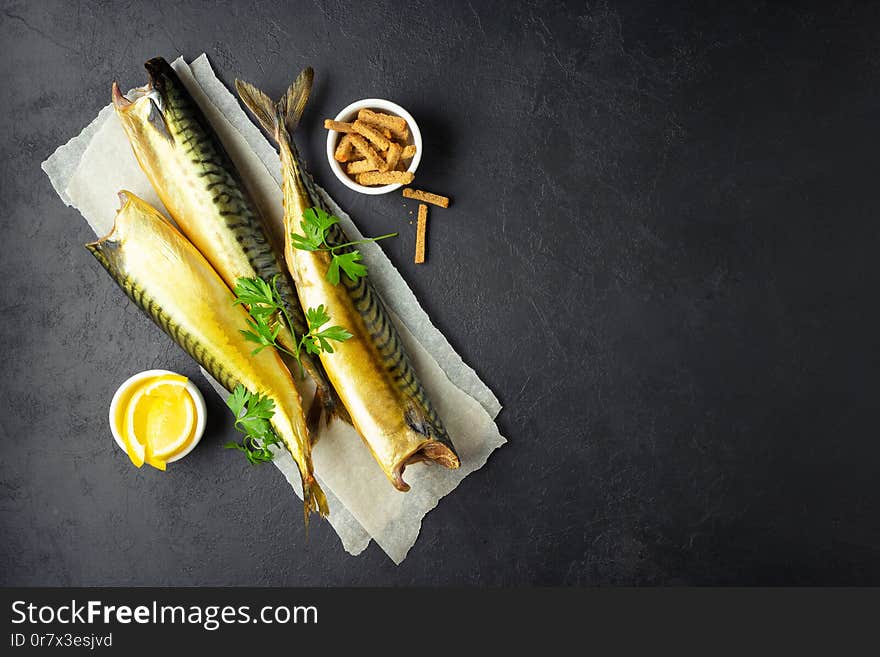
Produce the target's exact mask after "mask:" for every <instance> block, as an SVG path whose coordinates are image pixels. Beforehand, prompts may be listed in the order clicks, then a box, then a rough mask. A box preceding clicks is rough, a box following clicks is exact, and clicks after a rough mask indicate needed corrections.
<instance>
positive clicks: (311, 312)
mask: <svg viewBox="0 0 880 657" xmlns="http://www.w3.org/2000/svg"><path fill="white" fill-rule="evenodd" d="M277 279H278V276H275V278H273V279H272V282H271V283H267V282H266V281H264V280H263V279H262V278H258V277H257V278H239V279H238V280H236V281H235V289H234V290H233V291H234V293H235V301H234V302H233V303H235V304H236V305H238V304H244V305H246V306H248V308H249V309H250V314H251V316H250V318H248V320H247V325H248V330H244V329H241V334H242V335H243V336H244V337H245V339H246V340H247V341H248V342H253V343H255V344H256V345H257V347H256V348H255V349H254V350H253V351H252V352H251V353H252V354H258V353H260V352H261V351H262V350H263V349H265V348H266V347H275V348H276V349H278V350H279V351H283V352H284V353H286V354H289V355H290V356H293V357H294V358H295V359H296V361H297V362H299V360H300V354H301V353H302V350H303V348H305V350H306V352H307V353H310V354H320V353H321V352H327V353H329V354H332V353H333V347H332V346H331V344H330V341H331V340H335V341H336V342H345V341H346V340H348V339H349V338H350V337H351V333H349V332H348V331H346V330H345V329H344V328H343V327H341V326H328V327H326V328H322V327H324V325H325V324H327V323H328V322H329V321H330V315H328V314H327V309H326V308H324V304H321V305H320V306H318V307H317V308H309V309H308V310H306V323H307V324H308V330H307V331H306V333H305V334H303V335H302V336H300V339H299V342H298V343H297V344H296V346H295V347H294V350H293V351H291V350H290V349H287V348H286V347H284V346H283V345H281V344H279V342H278V334H279V333H280V332H281V327H282V323H281V321H280V320H281V318H282V317H283V318H284V321H285V322H286V323H287V326H293V322H291V320H290V315H288V314H287V311H286V310H285V309H284V304H283V303H282V301H281V295H280V294H279V293H278V286H277V284H276V281H277Z"/></svg>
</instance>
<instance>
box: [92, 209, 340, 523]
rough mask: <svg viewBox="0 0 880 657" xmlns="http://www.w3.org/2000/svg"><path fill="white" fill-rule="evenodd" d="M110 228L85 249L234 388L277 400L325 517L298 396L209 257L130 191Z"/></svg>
mask: <svg viewBox="0 0 880 657" xmlns="http://www.w3.org/2000/svg"><path fill="white" fill-rule="evenodd" d="M119 196H120V200H121V201H122V207H121V208H120V210H119V211H118V212H117V214H116V221H115V222H114V225H113V229H112V230H111V231H110V233H109V234H108V235H107V236H106V237H103V238H101V239H100V240H98V241H97V242H92V243H91V244H87V245H86V248H87V249H88V250H89V251H91V252H92V254H93V255H94V256H95V257H96V258H97V259H98V261H99V262H100V263H101V264H102V265H103V266H104V268H105V269H106V270H107V271H108V272H109V274H110V276H112V277H113V280H114V281H116V283H117V284H119V286H120V287H121V288H122V289H123V291H124V292H125V293H126V294H127V295H128V297H129V298H130V299H131V300H132V301H134V303H136V304H137V305H138V307H139V308H140V309H141V310H143V311H144V312H145V313H146V314H147V315H149V316H150V318H151V319H152V320H153V321H154V322H155V323H156V324H157V325H158V326H159V327H160V328H161V329H162V330H163V331H165V333H167V334H168V335H169V336H170V337H171V339H172V340H174V341H175V342H176V343H177V344H178V345H180V347H182V348H183V349H184V351H186V352H187V353H188V354H189V355H190V356H192V357H193V358H194V359H195V360H196V361H197V362H198V363H199V364H200V365H202V366H203V367H204V368H205V369H206V370H208V372H210V374H211V376H213V377H214V378H215V379H216V380H217V381H218V382H219V383H220V384H221V385H222V386H223V387H224V388H226V389H227V390H229V391H230V392H231V391H232V390H233V389H234V388H235V387H236V385H238V384H239V383H240V384H241V385H243V386H244V387H245V388H246V389H247V390H248V391H250V392H252V393H254V394H261V395H266V396H267V397H269V398H270V399H271V400H272V401H273V402H275V414H274V415H273V416H272V419H271V423H272V426H273V427H274V429H275V431H276V432H277V434H278V436H279V438H281V440H282V442H283V443H284V446H285V447H286V448H287V450H288V451H289V452H290V453H291V455H292V456H293V460H294V461H296V464H297V466H298V467H299V472H300V475H301V477H302V486H303V501H304V509H305V518H306V524H308V519H309V513H310V512H312V511H317V512H318V513H320V514H321V515H322V516H323V515H327V501H326V499H325V497H324V493H323V491H322V490H321V488H320V486H319V485H318V483H317V482H316V481H315V478H314V475H313V469H312V456H311V442H310V441H309V433H308V430H307V428H306V421H305V417H304V414H303V409H302V404H301V399H300V396H299V393H298V392H297V389H296V386H295V385H294V382H293V379H292V378H291V375H290V372H289V371H288V369H287V368H286V367H285V365H284V363H283V362H282V361H281V358H280V357H279V355H278V353H277V352H276V351H275V350H274V349H264V350H263V351H261V352H259V353H257V354H252V353H251V352H252V351H253V347H254V345H253V344H252V343H250V342H247V341H246V340H245V339H244V337H243V336H242V334H241V333H240V330H242V329H246V328H247V323H246V322H247V319H248V317H249V315H248V313H247V311H246V310H245V309H244V308H242V307H241V306H239V305H234V304H233V302H234V297H233V295H232V292H230V291H229V288H228V287H227V286H226V284H225V283H224V282H223V280H222V279H221V278H220V277H219V276H218V275H217V272H215V271H214V269H213V268H212V267H211V265H210V264H209V263H208V261H207V260H205V258H204V257H203V256H202V255H201V254H200V253H199V252H198V251H197V250H196V248H195V247H194V246H193V245H192V244H190V243H189V241H188V240H187V239H186V238H185V237H184V236H183V235H181V234H180V233H179V232H178V231H177V229H176V228H174V226H172V225H171V223H170V222H169V221H167V220H166V219H165V217H163V216H162V215H161V214H160V213H159V212H158V210H156V209H155V208H153V207H152V206H151V205H150V204H148V203H147V202H146V201H143V200H142V199H140V198H138V197H137V196H135V195H134V194H132V193H130V192H120V195H119Z"/></svg>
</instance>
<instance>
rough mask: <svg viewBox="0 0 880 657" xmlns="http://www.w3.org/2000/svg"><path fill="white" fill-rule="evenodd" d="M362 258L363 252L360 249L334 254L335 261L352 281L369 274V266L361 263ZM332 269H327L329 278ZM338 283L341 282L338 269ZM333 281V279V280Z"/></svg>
mask: <svg viewBox="0 0 880 657" xmlns="http://www.w3.org/2000/svg"><path fill="white" fill-rule="evenodd" d="M360 260H361V252H360V251H358V250H354V251H349V252H348V253H340V254H338V255H334V256H333V263H334V264H337V265H338V266H339V268H340V269H342V271H344V272H345V275H346V276H348V277H349V278H350V279H351V280H352V281H356V280H357V279H359V278H362V277H364V276H366V275H367V268H366V267H364V265H362V264H360ZM329 275H330V271H329V270H327V276H328V280H329ZM336 278H337V281H336V282H337V283H338V282H339V280H338V279H339V273H338V271H337V274H336ZM331 282H332V281H331ZM333 284H334V285H336V283H333Z"/></svg>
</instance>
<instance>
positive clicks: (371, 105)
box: [327, 98, 422, 195]
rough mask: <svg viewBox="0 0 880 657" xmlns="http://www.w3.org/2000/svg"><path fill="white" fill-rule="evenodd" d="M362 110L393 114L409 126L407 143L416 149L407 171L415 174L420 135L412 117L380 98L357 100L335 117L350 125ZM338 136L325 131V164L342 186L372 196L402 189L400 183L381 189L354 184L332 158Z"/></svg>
mask: <svg viewBox="0 0 880 657" xmlns="http://www.w3.org/2000/svg"><path fill="white" fill-rule="evenodd" d="M362 109H371V110H375V111H377V112H383V113H385V114H394V115H395V116H399V117H401V118H403V120H405V121H406V124H407V126H409V138H410V141H409V142H408V143H411V144H415V147H416V154H415V155H414V156H413V159H412V160H411V161H410V163H409V168H408V169H407V171H412V172H413V173H415V172H416V169H418V168H419V162H421V160H422V133H421V132H420V131H419V126H418V125H417V124H416V122H415V119H413V117H412V115H411V114H410V113H409V112H407V111H406V110H405V109H403V108H402V107H401V106H400V105H398V104H397V103H392V102H391V101H390V100H383V99H381V98H364V99H363V100H358V101H356V102H354V103H352V104H351V105H348V106H347V107H346V108H345V109H343V110H342V111H341V112H340V113H339V114H337V115H336V120H337V121H343V122H345V123H351V122H353V121H354V120H355V119H356V118H357V113H358V111H359V110H362ZM340 136H341V135H340V133H338V132H336V130H328V131H327V162H329V163H330V168H331V169H332V170H333V173H334V174H336V177H337V178H339V181H340V182H341V183H342V184H343V185H345V186H346V187H348V188H349V189H353V190H354V191H356V192H360V193H361V194H373V195H376V194H387V193H388V192H393V191H394V190H395V189H400V188H401V187H403V185H401V184H400V183H397V184H395V185H382V186H381V187H367V186H366V185H359V184H358V183H356V182H355V181H354V180H353V179H352V178H350V177H349V175H348V174H347V173H345V170H343V168H342V166H341V165H340V163H339V162H337V161H336V158H334V157H333V154H334V153H335V152H336V142H337V141H338V140H339V138H340ZM404 145H406V144H404Z"/></svg>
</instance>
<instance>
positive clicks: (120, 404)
mask: <svg viewBox="0 0 880 657" xmlns="http://www.w3.org/2000/svg"><path fill="white" fill-rule="evenodd" d="M110 429H111V432H112V433H113V437H114V438H115V439H116V443H117V444H118V445H119V447H120V448H122V449H123V450H124V451H125V452H126V453H127V454H128V456H129V458H130V459H131V461H132V463H134V465H135V466H137V467H141V466H142V465H143V464H144V463H147V464H148V465H152V466H153V467H155V468H158V469H159V470H165V466H166V463H170V462H172V461H178V460H180V459H182V458H183V457H185V456H186V455H187V454H189V452H191V451H192V450H193V448H195V446H196V444H197V443H198V442H199V439H200V438H201V437H202V433H203V432H204V429H205V402H204V399H203V398H202V395H201V393H200V392H199V390H198V388H196V386H195V385H193V383H192V382H191V381H189V380H188V379H187V378H186V377H184V376H180V375H179V374H175V373H174V372H169V371H168V370H149V371H146V372H141V373H139V374H135V375H134V376H132V377H130V378H129V379H128V380H127V381H125V382H124V383H123V384H122V385H121V386H120V387H119V389H118V390H117V391H116V394H115V395H114V396H113V400H112V402H111V404H110Z"/></svg>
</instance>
